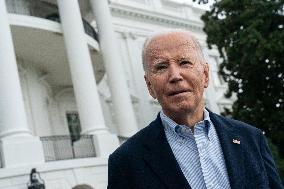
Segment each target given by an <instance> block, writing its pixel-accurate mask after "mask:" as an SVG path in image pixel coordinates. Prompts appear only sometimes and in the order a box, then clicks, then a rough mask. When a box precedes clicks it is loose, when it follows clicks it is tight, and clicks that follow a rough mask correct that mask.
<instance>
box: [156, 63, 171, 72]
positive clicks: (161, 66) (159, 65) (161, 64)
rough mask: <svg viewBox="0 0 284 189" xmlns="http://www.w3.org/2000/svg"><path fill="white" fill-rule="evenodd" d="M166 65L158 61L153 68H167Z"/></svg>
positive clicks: (158, 69)
mask: <svg viewBox="0 0 284 189" xmlns="http://www.w3.org/2000/svg"><path fill="white" fill-rule="evenodd" d="M167 67H168V65H167V64H166V63H158V64H156V65H155V70H157V71H160V70H164V69H167Z"/></svg>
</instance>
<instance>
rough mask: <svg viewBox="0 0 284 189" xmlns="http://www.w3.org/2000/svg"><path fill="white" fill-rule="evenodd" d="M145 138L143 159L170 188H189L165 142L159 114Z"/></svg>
mask: <svg viewBox="0 0 284 189" xmlns="http://www.w3.org/2000/svg"><path fill="white" fill-rule="evenodd" d="M149 127H152V130H151V133H149V136H148V138H147V139H145V142H144V145H145V152H144V160H145V161H146V163H147V164H148V165H149V166H150V167H151V169H152V170H153V171H154V172H155V173H156V174H157V175H158V177H159V178H160V179H161V180H162V181H163V182H164V183H165V184H166V186H167V187H168V188H170V189H173V188H184V189H186V188H190V186H189V184H188V182H187V180H186V178H185V177H184V175H183V173H182V171H181V169H180V167H179V165H178V163H177V161H176V159H175V157H174V154H173V152H172V150H171V148H170V145H169V144H168V142H167V139H166V136H165V132H164V130H163V125H162V122H161V119H160V116H158V118H157V119H156V120H155V121H154V122H153V123H152V124H151V125H150V126H149Z"/></svg>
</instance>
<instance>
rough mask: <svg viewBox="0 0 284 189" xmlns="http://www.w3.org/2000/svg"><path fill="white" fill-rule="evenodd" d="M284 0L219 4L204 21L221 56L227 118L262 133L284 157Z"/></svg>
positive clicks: (222, 0) (229, 0)
mask: <svg viewBox="0 0 284 189" xmlns="http://www.w3.org/2000/svg"><path fill="white" fill-rule="evenodd" d="M283 10H284V0H218V1H215V3H214V4H213V6H212V10H211V11H208V12H206V13H205V14H204V15H203V16H202V20H203V21H204V22H205V27H204V31H205V32H206V33H207V36H208V37H207V43H208V45H209V47H210V48H211V47H212V46H216V47H217V48H218V51H219V53H220V55H221V57H222V62H221V63H220V74H221V76H222V77H223V78H224V80H225V81H226V82H227V83H228V91H227V94H226V97H228V98H230V97H231V96H232V94H236V96H237V100H236V101H235V102H234V104H233V107H232V110H228V109H227V110H226V112H225V113H226V114H230V115H232V117H234V118H237V119H240V120H242V121H244V122H247V123H250V124H252V125H254V126H256V127H258V128H260V129H262V130H263V131H264V132H265V133H266V135H267V136H268V137H269V138H270V139H271V140H272V142H273V143H274V144H276V145H277V146H278V148H279V149H280V154H281V156H282V157H284V147H283V146H284V62H283V61H284V29H283V27H284V17H283V15H284V11H283Z"/></svg>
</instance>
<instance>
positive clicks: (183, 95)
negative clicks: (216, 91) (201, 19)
mask: <svg viewBox="0 0 284 189" xmlns="http://www.w3.org/2000/svg"><path fill="white" fill-rule="evenodd" d="M145 57H146V58H145V63H146V70H145V71H146V74H145V81H146V83H147V87H148V90H149V93H150V95H151V96H152V97H153V98H155V99H157V100H158V101H159V103H160V104H161V106H162V108H163V111H164V112H165V113H166V114H167V115H168V116H169V115H178V114H180V113H192V112H195V111H196V110H200V109H201V108H203V92H204V88H206V87H207V86H208V69H209V68H208V65H207V64H206V63H204V62H202V60H203V59H202V58H201V54H200V52H199V51H198V48H197V46H196V44H195V42H194V41H193V40H192V39H191V37H190V36H189V35H188V34H185V33H178V32H177V33H171V34H164V35H160V36H158V37H155V38H154V39H153V40H152V41H151V42H150V44H149V45H148V46H147V49H146V52H145Z"/></svg>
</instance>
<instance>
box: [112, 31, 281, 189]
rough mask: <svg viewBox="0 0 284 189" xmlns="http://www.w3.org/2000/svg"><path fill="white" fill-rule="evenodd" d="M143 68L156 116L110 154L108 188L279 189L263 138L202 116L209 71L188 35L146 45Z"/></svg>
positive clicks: (167, 34) (240, 125)
mask: <svg viewBox="0 0 284 189" xmlns="http://www.w3.org/2000/svg"><path fill="white" fill-rule="evenodd" d="M143 65H144V69H145V81H146V84H147V87H148V90H149V93H150V95H151V96H152V97H153V98H155V99H157V100H158V102H159V103H160V105H161V107H162V111H161V112H160V113H159V115H158V117H157V119H156V120H154V121H153V122H152V123H150V125H148V126H147V127H146V128H144V129H142V130H141V131H140V132H138V133H137V134H136V135H134V136H133V137H131V138H130V139H129V140H128V141H126V142H125V143H124V144H123V145H121V146H120V147H119V148H118V149H117V150H116V151H115V152H114V153H113V154H111V155H110V157H109V180H108V188H109V189H118V188H119V189H120V188H121V189H122V188H123V189H128V188H131V189H132V188H133V189H164V188H168V189H187V188H192V189H206V188H207V189H230V188H231V189H241V188H243V189H245V188H248V189H269V188H271V189H283V186H282V185H281V181H280V178H279V175H278V173H277V171H276V168H275V164H274V162H273V159H272V156H271V153H270V151H269V149H268V146H267V143H266V141H265V138H264V136H263V134H262V132H261V131H260V130H259V129H257V128H254V127H252V126H250V125H248V124H245V123H242V122H239V121H236V120H232V119H228V118H225V117H222V116H219V115H216V114H214V113H212V112H210V111H209V110H207V109H205V107H204V101H203V93H204V89H205V88H207V86H208V82H209V66H208V64H207V63H206V62H205V60H204V58H203V54H202V51H201V48H200V46H199V44H198V42H197V40H196V39H195V38H194V37H193V36H192V35H191V34H190V33H188V32H186V31H171V32H164V33H159V34H156V35H154V36H153V37H151V38H149V39H148V40H146V42H145V44H144V49H143Z"/></svg>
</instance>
